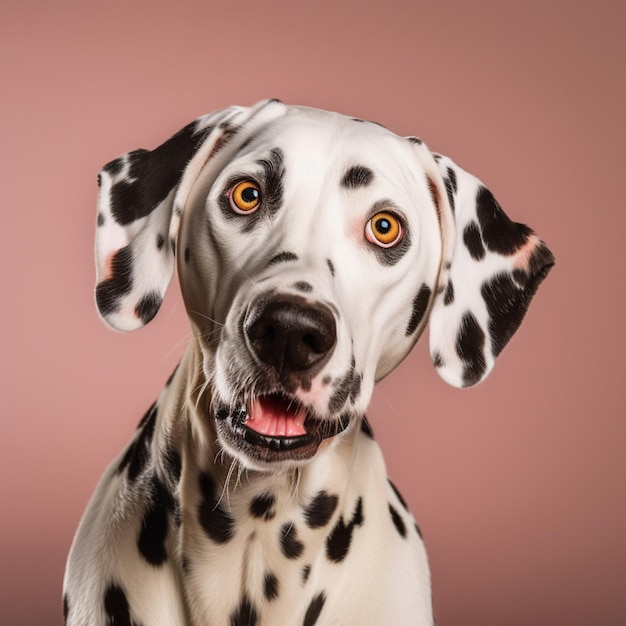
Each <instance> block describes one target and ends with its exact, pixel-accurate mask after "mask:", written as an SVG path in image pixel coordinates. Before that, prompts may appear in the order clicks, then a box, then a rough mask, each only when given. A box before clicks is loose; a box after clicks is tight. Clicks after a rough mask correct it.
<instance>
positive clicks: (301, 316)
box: [245, 295, 337, 375]
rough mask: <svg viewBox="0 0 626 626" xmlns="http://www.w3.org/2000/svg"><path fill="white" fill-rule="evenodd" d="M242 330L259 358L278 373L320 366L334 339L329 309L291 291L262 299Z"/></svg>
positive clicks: (327, 355)
mask: <svg viewBox="0 0 626 626" xmlns="http://www.w3.org/2000/svg"><path fill="white" fill-rule="evenodd" d="M245 332H246V335H247V339H248V342H249V345H250V347H251V350H252V352H253V353H254V355H255V356H256V357H257V358H258V359H259V361H260V362H261V363H264V364H266V365H269V366H270V367H272V368H273V369H274V370H275V371H276V372H277V373H279V374H282V375H285V374H289V373H292V372H306V371H311V370H313V369H317V368H320V367H321V366H322V365H323V364H324V363H325V362H326V360H327V359H328V358H329V357H330V355H331V353H332V351H333V349H334V347H335V344H336V341H337V332H336V327H335V318H334V317H333V314H332V312H331V310H330V309H329V308H328V307H327V306H326V305H324V304H321V303H318V302H310V301H307V300H305V299H304V298H300V297H298V296H291V295H283V296H280V297H275V298H272V299H271V300H268V301H267V302H265V303H264V304H263V305H262V308H261V309H260V311H258V312H257V314H256V315H255V316H254V319H253V320H252V321H251V323H249V324H247V325H246V328H245Z"/></svg>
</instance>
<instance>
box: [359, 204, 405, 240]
mask: <svg viewBox="0 0 626 626" xmlns="http://www.w3.org/2000/svg"><path fill="white" fill-rule="evenodd" d="M402 235H403V231H402V224H401V223H400V220H399V219H398V218H397V217H396V216H395V215H394V214H393V213H389V212H388V211H381V212H380V213H376V215H374V216H373V217H372V218H370V220H369V222H367V224H366V226H365V237H366V239H367V240H368V241H371V242H372V243H375V244H376V245H377V246H380V247H381V248H391V247H392V246H395V245H396V244H398V243H399V242H400V240H401V239H402Z"/></svg>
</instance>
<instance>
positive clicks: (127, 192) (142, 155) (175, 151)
mask: <svg viewBox="0 0 626 626" xmlns="http://www.w3.org/2000/svg"><path fill="white" fill-rule="evenodd" d="M212 130H213V128H212V127H206V128H204V129H202V130H201V131H200V132H198V133H196V132H195V131H196V122H195V121H194V122H192V123H191V124H188V125H187V126H185V127H184V128H182V129H181V130H179V131H178V132H177V133H176V134H175V135H174V136H173V137H171V138H170V139H168V140H167V141H166V142H165V143H163V144H161V145H160V146H158V147H157V148H155V149H154V150H152V151H148V150H135V151H133V152H129V153H128V155H126V156H127V158H128V162H129V170H128V177H127V178H124V179H123V180H121V181H118V182H117V183H115V184H114V185H112V187H111V192H110V195H111V210H112V213H113V217H114V218H115V220H116V221H117V222H118V223H119V224H122V225H127V224H130V223H131V222H134V221H135V220H137V219H139V218H142V217H145V216H146V215H149V214H150V213H151V212H152V211H153V210H154V209H155V208H156V207H157V206H158V205H159V204H160V203H161V202H163V201H164V200H165V198H167V196H168V194H169V193H170V191H171V190H172V189H173V188H174V187H175V186H176V184H177V183H178V181H179V179H180V177H181V174H182V172H183V171H184V170H185V168H186V166H187V164H188V163H189V161H190V160H191V158H192V157H193V155H194V154H195V152H196V151H197V149H198V148H199V147H200V145H201V144H202V142H203V141H204V139H205V138H206V137H207V136H208V134H209V133H210V132H211V131H212ZM121 166H122V161H121V160H120V159H117V160H116V161H112V162H111V163H109V164H108V165H105V168H104V169H106V170H107V171H108V172H109V173H111V172H112V171H120V170H121Z"/></svg>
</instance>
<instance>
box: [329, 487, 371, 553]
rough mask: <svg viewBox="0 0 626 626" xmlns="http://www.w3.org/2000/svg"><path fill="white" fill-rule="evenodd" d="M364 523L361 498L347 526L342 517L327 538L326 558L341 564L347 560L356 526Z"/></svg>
mask: <svg viewBox="0 0 626 626" xmlns="http://www.w3.org/2000/svg"><path fill="white" fill-rule="evenodd" d="M363 521H364V518H363V500H362V499H361V498H359V499H358V501H357V503H356V507H355V509H354V513H353V514H352V519H351V520H350V521H349V522H348V523H347V524H346V523H345V521H344V519H343V516H341V517H340V518H339V521H338V522H337V523H336V524H335V527H334V528H333V530H332V532H331V533H330V535H328V537H327V538H326V556H327V557H328V558H329V559H330V560H331V561H334V562H335V563H340V562H341V561H343V560H344V559H345V558H346V555H347V554H348V550H349V549H350V544H351V543H352V533H353V531H354V529H355V527H356V526H361V524H363Z"/></svg>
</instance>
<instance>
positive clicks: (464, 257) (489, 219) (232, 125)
mask: <svg viewBox="0 0 626 626" xmlns="http://www.w3.org/2000/svg"><path fill="white" fill-rule="evenodd" d="M99 181H100V195H99V213H98V229H97V245H96V258H97V270H98V279H97V280H98V282H97V287H96V302H97V305H98V309H99V311H100V313H101V315H102V316H103V318H104V319H105V320H106V321H107V323H109V324H110V325H111V326H113V327H115V328H118V329H121V330H132V329H134V328H139V327H141V326H143V325H144V324H145V323H147V322H148V321H150V319H152V317H153V316H154V315H155V314H156V312H157V310H158V308H159V306H160V304H161V301H162V299H163V295H164V293H165V290H166V288H167V285H168V283H169V282H170V279H171V277H172V274H173V271H174V266H175V264H176V262H177V266H178V274H179V279H180V284H181V289H182V293H183V298H184V301H185V305H186V308H187V311H188V314H189V317H190V320H191V322H192V327H193V329H194V335H195V341H196V344H197V346H198V348H199V351H200V352H201V354H202V368H203V372H202V376H203V378H204V380H205V381H206V382H207V383H208V385H207V386H208V387H209V388H210V390H211V394H210V395H211V403H210V404H209V405H208V406H207V411H209V413H210V417H211V419H213V420H214V422H215V429H216V431H217V436H218V439H219V441H220V444H221V445H222V446H223V447H224V448H225V449H226V450H227V451H228V452H229V453H231V454H232V455H233V456H235V457H236V458H238V459H239V460H240V461H242V462H243V463H244V464H245V465H247V466H248V467H251V468H255V469H264V468H268V467H271V468H276V467H277V464H280V463H283V464H285V465H290V464H297V463H300V462H302V461H305V460H307V459H309V458H311V457H312V456H313V455H314V454H315V453H316V451H317V449H318V447H319V446H320V444H321V442H322V441H325V440H332V439H333V438H335V437H338V436H340V434H341V433H342V432H343V431H347V430H349V429H351V428H354V427H355V426H354V425H355V424H356V423H357V422H358V421H359V419H358V418H359V417H360V416H362V415H363V413H364V411H365V409H366V407H367V404H368V403H369V400H370V397H371V393H372V389H373V386H374V383H375V382H376V381H377V380H380V379H381V378H382V377H383V376H385V375H386V374H387V373H389V372H390V371H391V370H392V369H393V368H394V367H395V366H396V365H397V364H398V363H399V362H400V361H401V360H402V359H403V358H404V357H405V356H406V354H407V353H408V352H409V350H410V349H411V347H412V346H413V345H414V343H415V341H417V339H418V337H419V336H420V334H421V333H422V331H423V329H424V327H425V325H426V322H427V320H428V319H430V350H431V356H432V359H433V363H434V365H435V367H436V368H437V371H438V372H439V373H440V375H441V376H442V377H443V378H444V379H445V380H446V381H447V382H449V383H450V384H452V385H455V386H459V387H461V386H469V385H473V384H475V383H478V382H480V381H481V380H483V379H484V378H485V377H486V376H487V374H488V373H489V371H490V370H491V368H492V367H493V364H494V360H495V358H496V356H497V355H498V354H499V353H500V351H501V350H502V348H503V347H504V345H505V344H506V343H507V342H508V341H509V339H510V338H511V336H512V335H513V333H514V332H515V331H516V330H517V328H518V326H519V324H520V323H521V321H522V318H523V316H524V314H525V312H526V309H527V308H528V305H529V303H530V300H531V298H532V296H533V295H534V293H535V290H536V288H537V286H538V284H539V283H540V282H541V280H542V279H543V278H544V277H545V275H546V274H547V272H548V270H549V269H550V267H551V265H552V264H553V258H552V255H551V254H550V252H549V251H548V250H547V248H546V247H545V246H544V245H543V244H542V243H541V241H540V240H539V239H538V238H537V237H536V236H535V235H534V234H533V233H532V231H531V230H530V229H529V228H527V227H526V226H523V225H521V224H516V223H514V222H512V221H511V220H509V218H508V217H507V216H506V215H505V214H504V212H503V211H502V209H501V208H500V206H499V204H498V203H497V201H496V200H495V199H494V197H493V196H492V194H491V193H490V192H489V190H488V189H487V188H486V187H484V186H483V185H482V183H481V182H480V181H479V180H478V179H476V178H475V177H474V176H472V175H470V174H468V173H467V172H465V171H463V170H462V169H460V168H459V167H458V166H456V165H455V164H454V163H453V162H452V161H451V160H450V159H448V158H447V157H443V156H441V155H437V154H434V153H432V152H431V151H430V150H428V148H427V147H426V146H425V145H424V143H423V142H421V141H420V140H419V139H417V138H415V137H411V138H402V137H398V136H396V135H394V134H393V133H391V132H390V131H388V130H386V129H385V128H382V127H380V126H378V125H376V124H372V123H369V122H363V121H362V120H358V119H355V118H349V117H345V116H343V115H339V114H336V113H330V112H327V111H320V110H316V109H310V108H305V107H294V106H285V105H283V104H282V103H280V102H278V101H275V100H270V101H264V102H261V103H259V104H257V105H255V106H253V107H250V108H243V107H231V108H229V109H225V110H222V111H218V112H216V113H212V114H209V115H207V116H204V117H201V118H199V119H198V120H196V121H195V122H193V123H192V124H190V125H188V126H186V127H185V128H183V129H182V130H181V131H179V132H178V133H177V134H176V135H174V136H173V137H172V138H171V139H169V140H168V141H166V142H165V143H164V144H162V145H161V146H159V147H158V148H156V149H155V150H153V151H151V152H149V151H145V150H136V151H134V152H130V153H127V154H125V155H123V156H121V157H120V158H118V159H116V160H115V161H113V162H111V163H109V164H108V165H106V166H105V167H104V168H103V169H102V171H101V173H100V177H99Z"/></svg>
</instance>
